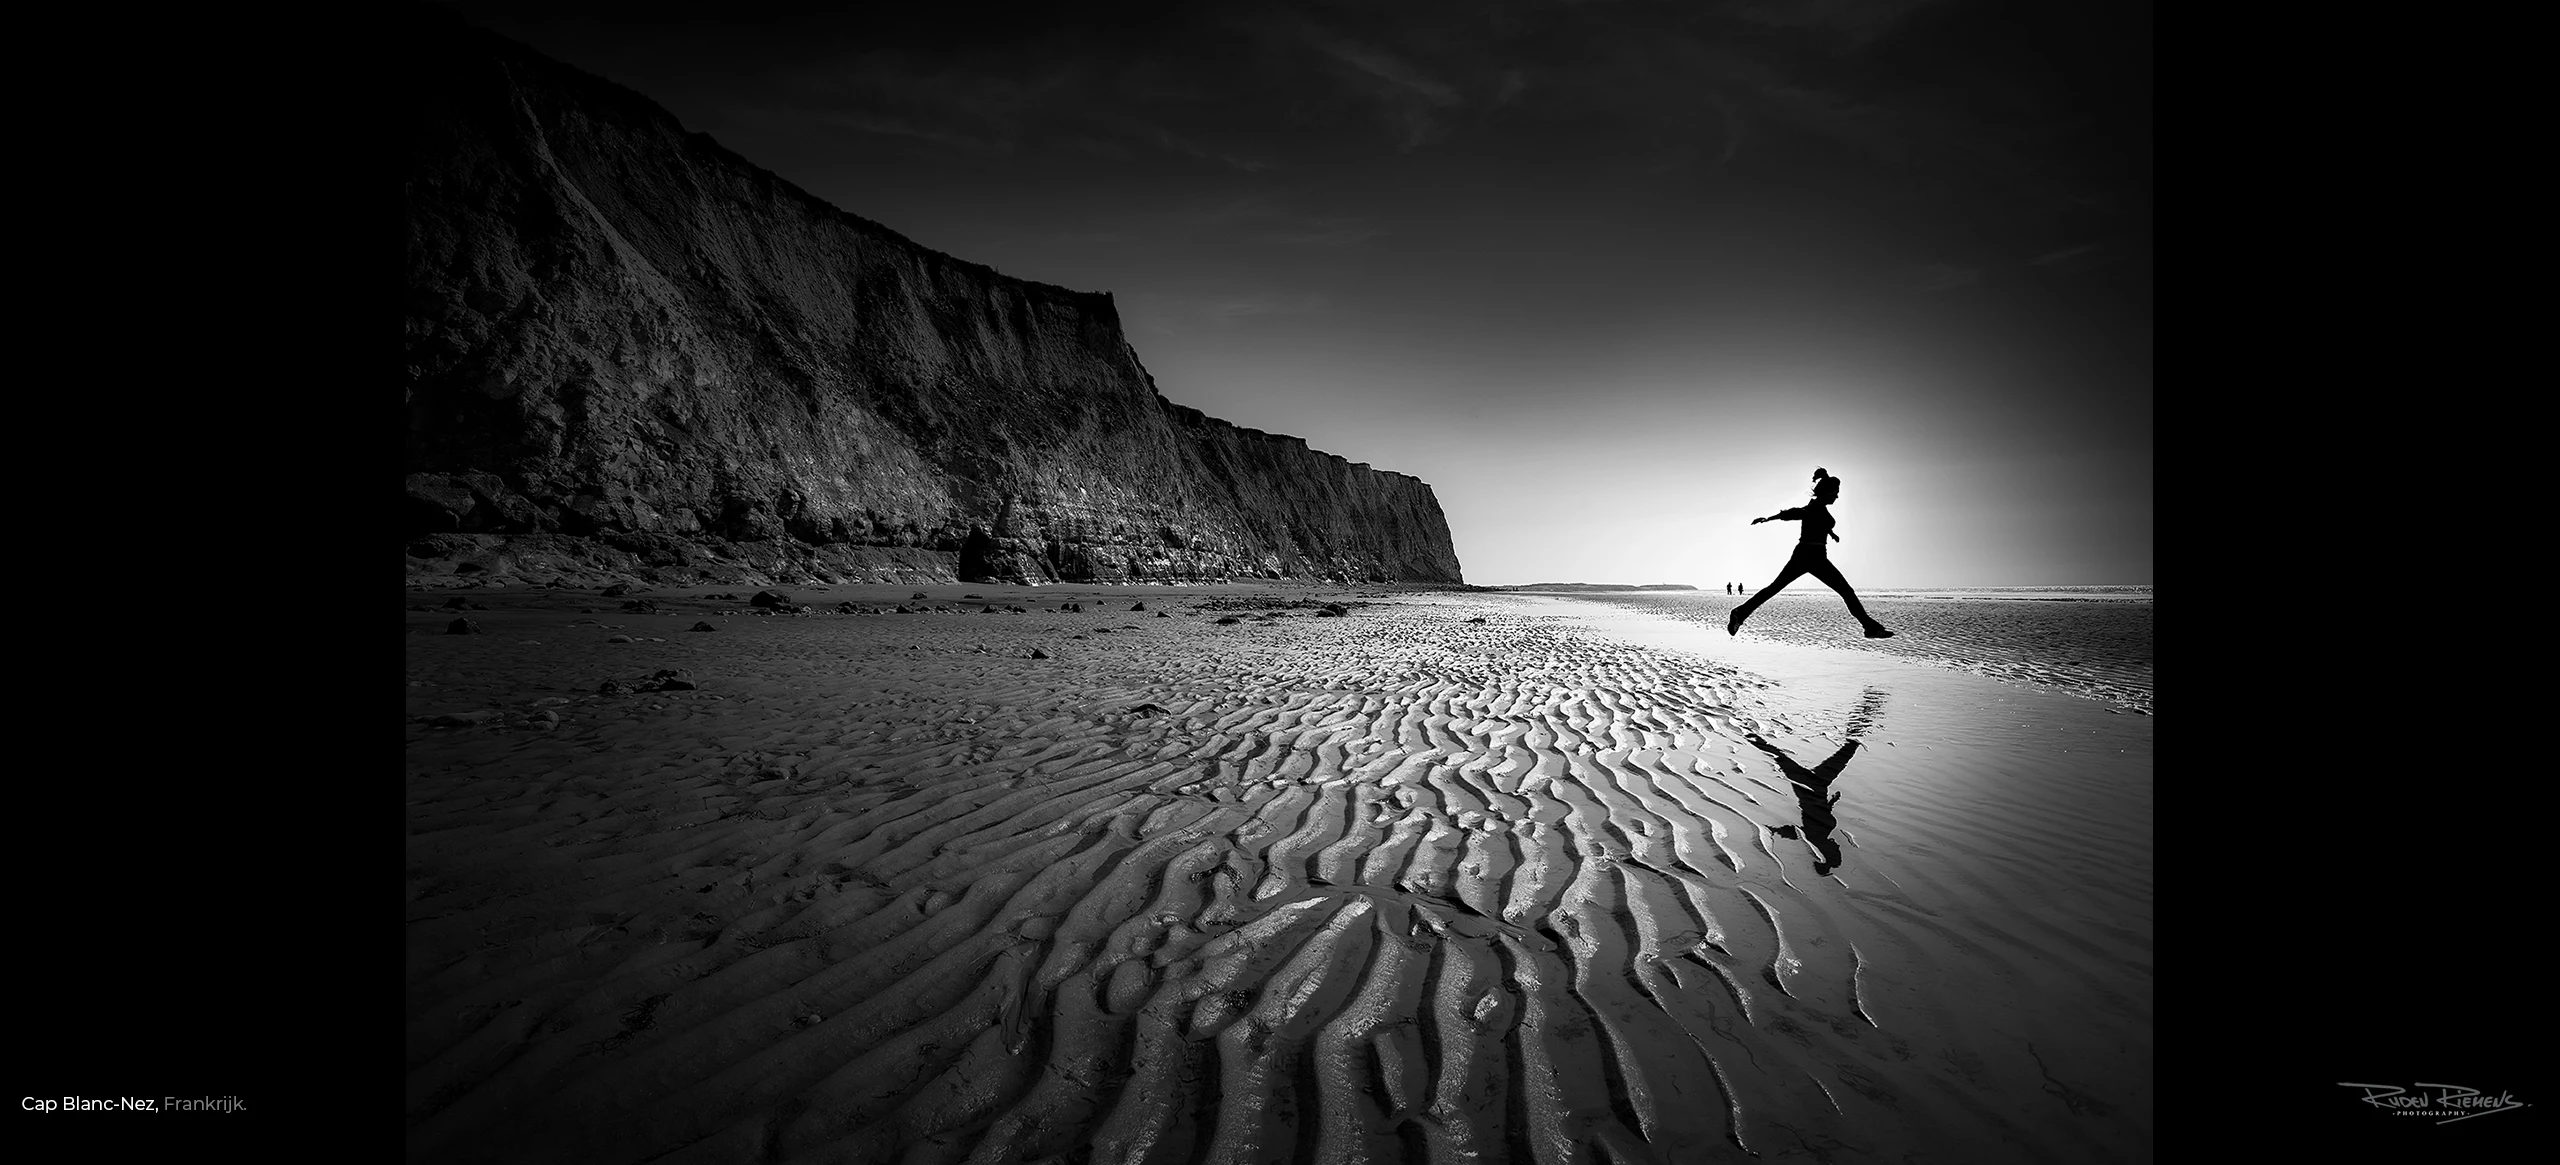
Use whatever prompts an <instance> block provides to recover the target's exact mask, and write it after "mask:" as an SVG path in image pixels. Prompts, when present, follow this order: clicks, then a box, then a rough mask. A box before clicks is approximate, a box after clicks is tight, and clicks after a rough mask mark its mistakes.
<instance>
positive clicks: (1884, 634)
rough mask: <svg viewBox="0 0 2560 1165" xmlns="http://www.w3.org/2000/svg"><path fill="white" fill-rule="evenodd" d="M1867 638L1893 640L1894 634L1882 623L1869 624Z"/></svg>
mask: <svg viewBox="0 0 2560 1165" xmlns="http://www.w3.org/2000/svg"><path fill="white" fill-rule="evenodd" d="M1867 638H1869V639H1891V638H1893V632H1892V630H1891V629H1889V628H1887V627H1886V626H1885V625H1884V624H1882V623H1869V624H1867Z"/></svg>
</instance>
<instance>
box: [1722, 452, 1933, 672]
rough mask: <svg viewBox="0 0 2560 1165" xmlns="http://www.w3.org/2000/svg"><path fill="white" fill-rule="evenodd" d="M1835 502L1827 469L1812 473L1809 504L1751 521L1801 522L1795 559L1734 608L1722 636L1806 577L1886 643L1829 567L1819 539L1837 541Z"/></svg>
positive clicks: (1836, 488) (1836, 485) (1835, 482)
mask: <svg viewBox="0 0 2560 1165" xmlns="http://www.w3.org/2000/svg"><path fill="white" fill-rule="evenodd" d="M1838 500H1840V479H1839V478H1836V477H1833V476H1831V471H1829V470H1827V469H1815V470H1814V471H1813V500H1812V501H1810V502H1807V503H1805V504H1803V505H1801V506H1797V507H1795V508H1794V509H1791V510H1780V511H1778V512H1777V513H1774V514H1771V515H1769V516H1768V517H1766V518H1753V519H1751V524H1752V525H1754V526H1757V525H1759V524H1760V523H1762V522H1778V521H1787V522H1802V523H1804V530H1803V532H1802V533H1800V534H1798V535H1797V537H1796V553H1795V556H1794V557H1792V558H1789V559H1788V560H1787V566H1786V569H1784V570H1781V571H1779V572H1778V581H1776V582H1773V583H1770V584H1769V585H1768V586H1766V587H1763V588H1761V590H1760V593H1759V594H1756V595H1753V596H1751V597H1750V598H1748V599H1745V600H1743V601H1742V605H1741V606H1739V607H1735V608H1734V609H1733V614H1732V615H1730V616H1728V617H1726V619H1725V621H1724V633H1725V634H1727V635H1738V634H1740V633H1741V632H1742V621H1743V620H1745V619H1748V618H1750V617H1751V613H1752V612H1753V611H1757V610H1759V609H1760V604H1762V603H1765V602H1768V601H1769V599H1770V597H1771V596H1774V595H1776V594H1777V593H1778V592H1779V591H1782V590H1785V589H1787V584H1788V583H1791V582H1794V581H1796V580H1797V579H1799V578H1802V577H1804V576H1805V575H1808V574H1809V575H1812V576H1813V577H1815V578H1818V579H1821V580H1822V581H1823V582H1824V583H1826V584H1828V585H1829V586H1830V587H1831V589H1832V590H1835V591H1838V592H1840V597H1841V598H1842V599H1845V600H1847V601H1848V603H1849V613H1850V614H1851V615H1854V616H1856V617H1857V619H1858V623H1859V625H1860V626H1863V627H1865V628H1866V629H1867V638H1869V639H1888V638H1891V637H1892V636H1893V632H1891V631H1889V630H1886V628H1885V625H1884V624H1882V623H1878V622H1876V621H1875V619H1874V618H1873V617H1871V616H1869V615H1868V614H1867V606H1866V604H1864V603H1861V602H1859V601H1858V592H1856V591H1853V590H1850V589H1849V580H1848V579H1847V578H1845V577H1843V576H1842V575H1841V574H1840V568H1839V567H1836V566H1833V565H1831V556H1830V554H1829V552H1828V551H1827V550H1825V549H1824V546H1823V539H1825V538H1828V539H1830V540H1831V541H1834V542H1837V541H1839V540H1840V536H1839V535H1838V534H1834V533H1832V532H1831V527H1832V526H1833V525H1835V524H1836V521H1835V520H1834V519H1833V518H1832V516H1831V503H1833V502H1836V501H1838Z"/></svg>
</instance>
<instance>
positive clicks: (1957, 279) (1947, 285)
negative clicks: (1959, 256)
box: [1919, 263, 1982, 294]
mask: <svg viewBox="0 0 2560 1165" xmlns="http://www.w3.org/2000/svg"><path fill="white" fill-rule="evenodd" d="M1980 282H1982V271H1981V269H1979V268H1975V267H1960V266H1957V265H1956V264H1953V263H1931V264H1929V266H1928V267H1926V268H1924V269H1923V270H1922V271H1921V272H1920V278H1919V287H1920V290H1922V291H1924V292H1930V293H1933V294H1934V293H1936V292H1941V291H1956V290H1960V289H1962V288H1967V287H1972V286H1974V285H1975V284H1978V283H1980Z"/></svg>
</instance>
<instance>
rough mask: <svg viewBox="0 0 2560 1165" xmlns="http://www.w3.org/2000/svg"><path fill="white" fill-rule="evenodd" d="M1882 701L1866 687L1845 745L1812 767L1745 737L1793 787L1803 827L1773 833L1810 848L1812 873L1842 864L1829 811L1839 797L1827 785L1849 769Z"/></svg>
mask: <svg viewBox="0 0 2560 1165" xmlns="http://www.w3.org/2000/svg"><path fill="white" fill-rule="evenodd" d="M1884 699H1885V693H1884V689H1882V688H1877V687H1869V688H1868V689H1867V690H1866V693H1865V694H1864V695H1863V696H1861V697H1860V698H1859V700H1858V706H1857V707H1856V708H1854V709H1852V710H1851V711H1850V713H1849V741H1848V743H1846V744H1843V745H1841V746H1840V747H1839V749H1838V750H1837V751H1834V752H1833V753H1832V754H1831V755H1830V756H1829V757H1827V758H1825V759H1824V760H1823V762H1822V763H1821V764H1818V765H1815V766H1813V767H1812V768H1806V767H1804V766H1803V765H1802V764H1799V763H1797V762H1796V758H1794V757H1792V756H1789V755H1787V751H1786V750H1785V749H1782V748H1779V747H1778V746H1777V745H1774V744H1771V743H1769V742H1768V741H1766V740H1762V739H1761V738H1760V737H1759V736H1757V735H1753V736H1749V737H1746V738H1745V739H1747V740H1749V741H1750V742H1751V744H1752V747H1754V748H1757V749H1759V750H1760V751H1762V752H1765V753H1768V754H1769V755H1770V757H1772V758H1773V759H1775V760H1776V761H1777V762H1778V770H1779V771H1780V772H1783V773H1785V774H1786V775H1787V781H1788V783H1790V784H1792V785H1794V786H1795V793H1796V815H1797V817H1798V818H1800V819H1801V820H1802V822H1803V824H1802V825H1801V826H1796V825H1781V826H1778V827H1777V828H1776V829H1775V830H1773V832H1775V833H1776V834H1777V835H1778V836H1780V837H1790V838H1799V839H1801V840H1803V841H1804V843H1805V844H1807V845H1810V846H1812V847H1813V852H1814V855H1815V856H1814V862H1813V872H1814V873H1816V874H1829V873H1830V872H1831V871H1833V870H1836V869H1839V868H1840V867H1841V866H1842V865H1843V864H1845V862H1844V860H1843V858H1842V855H1841V852H1840V843H1839V841H1837V840H1836V839H1834V838H1833V837H1832V836H1831V831H1832V830H1834V829H1837V828H1839V826H1840V818H1839V817H1838V816H1837V815H1836V814H1834V813H1833V812H1832V811H1831V809H1832V806H1835V805H1838V804H1839V803H1840V794H1838V793H1833V792H1831V791H1830V789H1831V782H1833V781H1836V780H1839V779H1840V773H1841V770H1843V769H1846V768H1848V767H1849V758H1850V757H1852V756H1855V755H1857V753H1858V746H1859V745H1860V744H1861V743H1863V742H1862V741H1861V740H1860V739H1859V738H1861V737H1863V736H1865V735H1866V734H1867V733H1868V732H1870V731H1872V730H1874V728H1875V725H1876V718H1877V717H1878V716H1880V715H1882V714H1883V713H1884Z"/></svg>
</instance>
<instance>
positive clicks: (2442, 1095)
mask: <svg viewBox="0 0 2560 1165" xmlns="http://www.w3.org/2000/svg"><path fill="white" fill-rule="evenodd" d="M2338 1087H2340V1088H2361V1089H2364V1095H2363V1096H2361V1097H2359V1098H2358V1099H2360V1100H2362V1101H2364V1102H2365V1103H2366V1104H2370V1105H2372V1106H2374V1107H2375V1108H2378V1109H2382V1110H2383V1111H2385V1112H2388V1113H2390V1114H2391V1115H2393V1116H2432V1117H2442V1118H2443V1119H2441V1120H2438V1121H2437V1122H2436V1123H2437V1124H2440V1125H2449V1124H2452V1123H2453V1122H2455V1121H2467V1120H2470V1119H2471V1118H2473V1117H2475V1116H2487V1115H2489V1114H2490V1113H2493V1112H2506V1111H2508V1110H2509V1109H2517V1108H2524V1107H2526V1105H2525V1103H2524V1102H2523V1101H2520V1100H2517V1099H2516V1098H2515V1097H2514V1096H2513V1095H2511V1094H2508V1093H2505V1092H2501V1093H2499V1094H2497V1095H2496V1096H2483V1095H2481V1092H2480V1090H2479V1089H2477V1088H2465V1087H2463V1086H2462V1085H2459V1084H2429V1083H2426V1082H2425V1081H2417V1082H2415V1083H2413V1084H2411V1085H2410V1087H2409V1088H2402V1087H2400V1086H2399V1085H2397V1084H2356V1083H2352V1082H2349V1081H2345V1080H2341V1081H2339V1082H2338ZM2430 1088H2432V1089H2434V1090H2435V1092H2434V1094H2433V1095H2430V1094H2428V1093H2427V1092H2426V1091H2425V1090H2426V1089H2430ZM2411 1089H2416V1090H2417V1091H2411Z"/></svg>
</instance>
